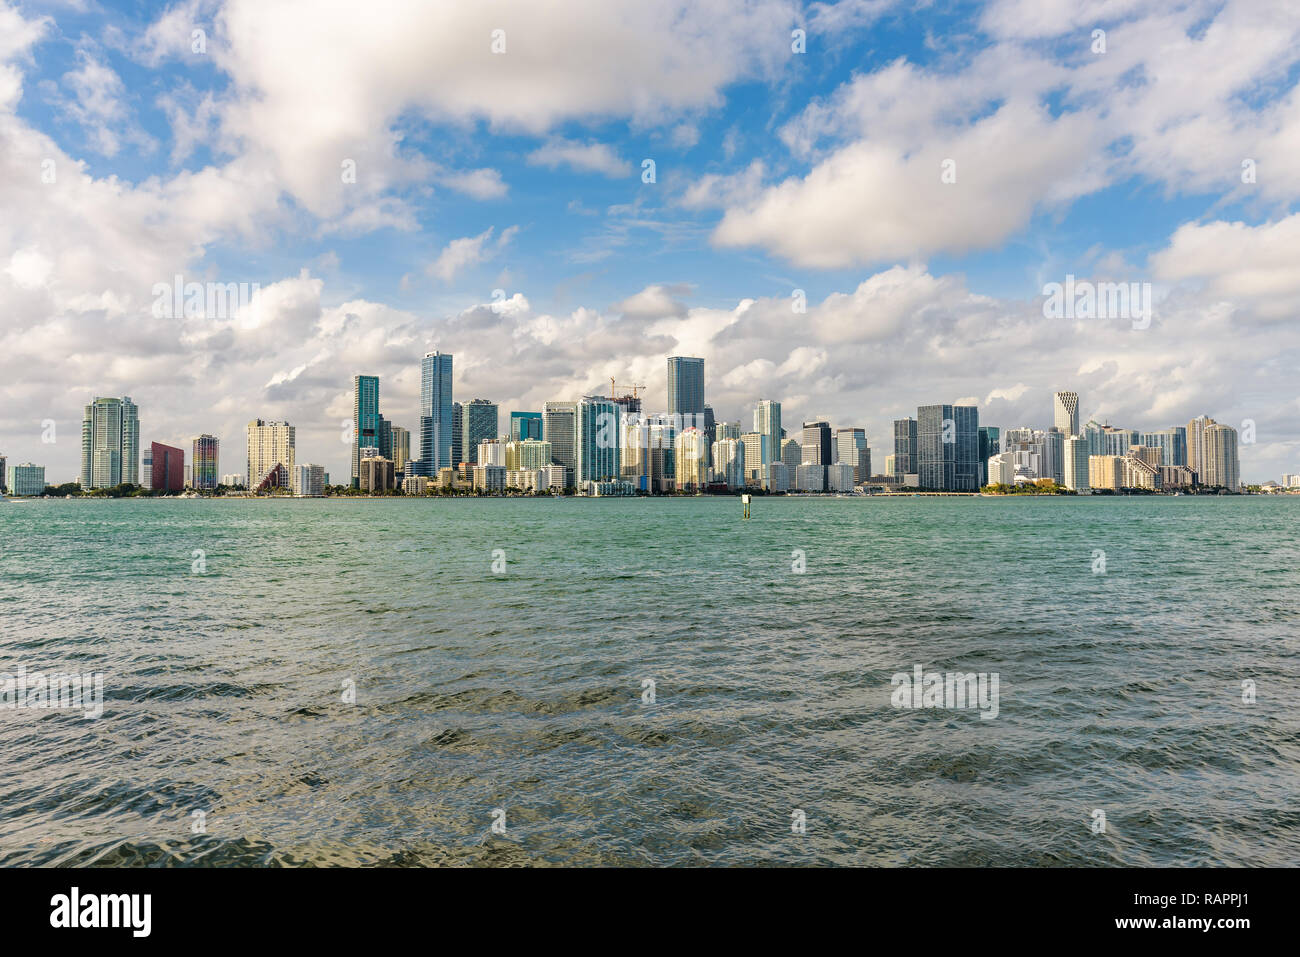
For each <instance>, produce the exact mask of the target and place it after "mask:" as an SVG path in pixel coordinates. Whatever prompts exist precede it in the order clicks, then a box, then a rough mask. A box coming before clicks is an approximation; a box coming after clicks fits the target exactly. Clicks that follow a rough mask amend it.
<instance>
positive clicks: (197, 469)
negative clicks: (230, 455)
mask: <svg viewBox="0 0 1300 957" xmlns="http://www.w3.org/2000/svg"><path fill="white" fill-rule="evenodd" d="M220 459H221V440H220V439H218V438H217V437H216V436H215V435H208V434H207V433H206V432H205V433H204V434H203V435H196V436H194V437H193V438H192V439H190V485H191V486H192V487H193V488H195V489H198V490H199V491H201V492H210V491H212V490H213V489H215V488H216V487H217V472H218V466H219V464H220Z"/></svg>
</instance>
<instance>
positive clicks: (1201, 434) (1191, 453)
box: [1187, 415, 1218, 485]
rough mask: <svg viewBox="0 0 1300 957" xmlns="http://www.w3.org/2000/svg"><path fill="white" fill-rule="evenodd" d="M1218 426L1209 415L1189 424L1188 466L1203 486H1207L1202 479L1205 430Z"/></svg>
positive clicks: (1200, 416) (1199, 416) (1198, 417)
mask: <svg viewBox="0 0 1300 957" xmlns="http://www.w3.org/2000/svg"><path fill="white" fill-rule="evenodd" d="M1217 424H1218V423H1217V422H1215V421H1214V420H1213V419H1212V418H1210V417H1209V416H1208V415H1198V416H1197V417H1196V418H1194V419H1192V421H1190V422H1188V423H1187V465H1188V467H1189V468H1190V469H1191V470H1192V471H1193V472H1195V473H1196V475H1197V478H1198V480H1200V481H1201V484H1202V485H1204V484H1206V483H1205V481H1204V480H1203V478H1202V476H1203V475H1204V473H1205V459H1204V450H1205V430H1206V429H1207V428H1209V427H1210V426H1211V425H1217Z"/></svg>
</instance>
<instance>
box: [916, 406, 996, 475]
mask: <svg viewBox="0 0 1300 957" xmlns="http://www.w3.org/2000/svg"><path fill="white" fill-rule="evenodd" d="M916 419H917V422H916V449H917V457H918V458H919V460H920V461H919V462H918V463H917V474H918V476H919V484H920V487H921V488H923V489H929V490H931V491H935V492H978V491H979V480H980V471H979V426H980V417H979V409H977V408H976V407H975V406H973V405H923V406H921V407H920V408H918V409H917V410H916ZM895 454H897V453H895ZM895 467H897V466H895Z"/></svg>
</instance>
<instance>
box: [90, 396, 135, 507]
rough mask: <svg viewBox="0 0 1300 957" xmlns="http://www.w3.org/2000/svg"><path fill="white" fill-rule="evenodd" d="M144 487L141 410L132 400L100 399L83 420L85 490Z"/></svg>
mask: <svg viewBox="0 0 1300 957" xmlns="http://www.w3.org/2000/svg"><path fill="white" fill-rule="evenodd" d="M139 484H140V410H139V409H138V408H137V407H136V405H135V403H134V402H132V401H131V399H130V397H128V396H124V397H123V398H121V399H102V398H97V399H95V401H94V402H92V403H91V404H90V405H88V406H86V408H85V413H84V415H83V416H82V419H81V487H82V488H112V487H113V486H115V485H139Z"/></svg>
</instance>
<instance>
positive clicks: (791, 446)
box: [781, 439, 803, 470]
mask: <svg viewBox="0 0 1300 957" xmlns="http://www.w3.org/2000/svg"><path fill="white" fill-rule="evenodd" d="M781 464H782V465H784V466H785V467H786V468H787V469H791V470H793V469H797V468H798V467H799V466H801V465H803V446H802V445H800V444H799V440H798V439H782V440H781Z"/></svg>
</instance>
